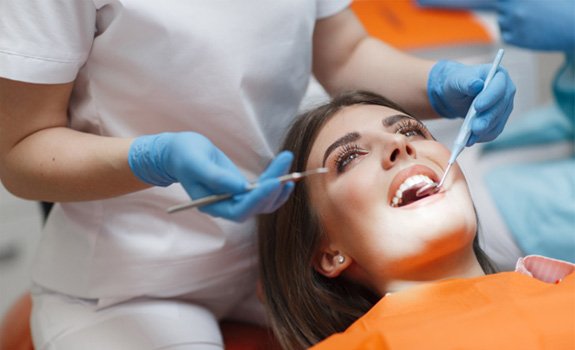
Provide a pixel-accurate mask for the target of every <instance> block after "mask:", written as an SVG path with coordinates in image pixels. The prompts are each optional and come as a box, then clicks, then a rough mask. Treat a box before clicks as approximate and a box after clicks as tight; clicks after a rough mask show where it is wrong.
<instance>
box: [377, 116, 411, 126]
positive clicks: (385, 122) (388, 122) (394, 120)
mask: <svg viewBox="0 0 575 350" xmlns="http://www.w3.org/2000/svg"><path fill="white" fill-rule="evenodd" d="M403 119H413V120H415V121H417V122H418V123H420V121H419V120H417V119H415V118H414V117H411V116H409V115H406V114H394V115H390V116H389V117H386V118H384V119H383V120H382V121H381V123H382V124H383V126H385V127H386V128H388V127H390V126H392V125H393V124H395V123H397V122H399V121H400V120H403Z"/></svg>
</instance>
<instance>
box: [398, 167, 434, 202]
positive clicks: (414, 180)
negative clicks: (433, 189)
mask: <svg viewBox="0 0 575 350" xmlns="http://www.w3.org/2000/svg"><path fill="white" fill-rule="evenodd" d="M422 182H423V183H425V184H432V183H434V181H433V180H431V179H430V178H429V177H427V176H425V175H414V176H411V177H408V178H407V179H405V181H403V183H402V184H401V185H400V186H399V188H398V189H397V191H396V192H395V196H393V199H392V200H391V206H392V207H397V206H399V205H400V204H401V202H402V200H403V192H404V191H406V190H408V189H410V188H412V187H413V186H415V185H417V184H420V183H422Z"/></svg>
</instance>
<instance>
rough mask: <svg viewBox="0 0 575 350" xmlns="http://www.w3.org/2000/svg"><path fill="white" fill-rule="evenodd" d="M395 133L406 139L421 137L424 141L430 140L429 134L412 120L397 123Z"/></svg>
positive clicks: (418, 123) (420, 124)
mask: <svg viewBox="0 0 575 350" xmlns="http://www.w3.org/2000/svg"><path fill="white" fill-rule="evenodd" d="M395 132H396V133H398V134H403V135H405V136H406V137H409V138H412V137H416V136H420V137H423V138H425V139H428V138H431V134H430V133H429V131H428V130H427V128H426V127H425V125H423V124H422V123H420V122H419V121H417V120H414V119H407V118H406V119H403V120H402V121H401V122H399V123H397V126H396V128H395Z"/></svg>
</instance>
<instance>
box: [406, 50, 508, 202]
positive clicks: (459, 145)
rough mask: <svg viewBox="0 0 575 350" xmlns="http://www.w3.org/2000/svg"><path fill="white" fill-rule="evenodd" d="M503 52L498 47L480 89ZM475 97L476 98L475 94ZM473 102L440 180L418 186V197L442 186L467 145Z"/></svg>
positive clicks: (486, 83) (495, 67) (493, 72)
mask: <svg viewBox="0 0 575 350" xmlns="http://www.w3.org/2000/svg"><path fill="white" fill-rule="evenodd" d="M504 52H505V51H504V50H503V49H499V51H497V55H496V56H495V59H494V60H493V64H492V65H491V69H489V73H487V78H485V83H484V84H483V89H482V90H481V91H484V90H485V89H486V88H487V86H488V85H489V83H490V82H491V80H492V79H493V76H495V73H496V72H497V68H498V67H499V64H500V63H501V59H502V58H503V53H504ZM478 96H479V94H478ZM475 98H477V96H476V97H475ZM474 103H475V99H473V102H471V106H469V110H468V111H467V115H466V116H465V119H464V120H463V124H462V125H461V128H460V129H459V133H458V134H457V137H456V138H455V142H454V143H453V147H452V149H451V157H450V158H449V162H448V163H447V168H445V172H444V173H443V176H442V177H441V180H440V181H439V183H435V182H434V183H431V184H428V185H425V186H423V187H422V188H420V189H419V190H418V191H417V193H416V195H417V196H418V197H423V196H427V195H430V194H433V193H436V192H438V191H439V190H440V189H441V186H443V182H444V181H445V179H446V178H447V174H448V173H449V170H451V166H452V165H453V163H455V160H456V159H457V157H458V156H459V154H460V153H461V151H463V149H464V148H465V146H466V145H467V141H468V140H469V136H470V135H471V123H472V122H473V120H474V119H475V117H476V116H477V111H476V110H475V107H473V105H474Z"/></svg>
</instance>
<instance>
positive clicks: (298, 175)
mask: <svg viewBox="0 0 575 350" xmlns="http://www.w3.org/2000/svg"><path fill="white" fill-rule="evenodd" d="M327 172H328V169H327V168H317V169H313V170H308V171H303V172H295V173H291V174H287V175H283V176H280V177H277V179H278V180H279V181H280V183H282V184H283V183H286V182H289V181H294V182H295V181H298V180H301V179H303V178H304V177H306V176H309V175H314V174H325V173H327ZM258 186H259V183H258V182H254V183H252V184H250V185H249V186H248V188H247V189H246V192H248V191H251V190H253V189H255V188H257V187H258ZM236 194H240V193H223V194H214V195H211V196H206V197H203V198H200V199H196V200H192V201H191V202H188V203H183V204H178V205H174V206H171V207H169V208H168V209H166V211H167V212H168V213H170V214H171V213H176V212H178V211H182V210H185V209H189V208H197V207H201V206H204V205H208V204H212V203H215V202H219V201H223V200H226V199H229V198H231V197H233V196H235V195H236Z"/></svg>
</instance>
